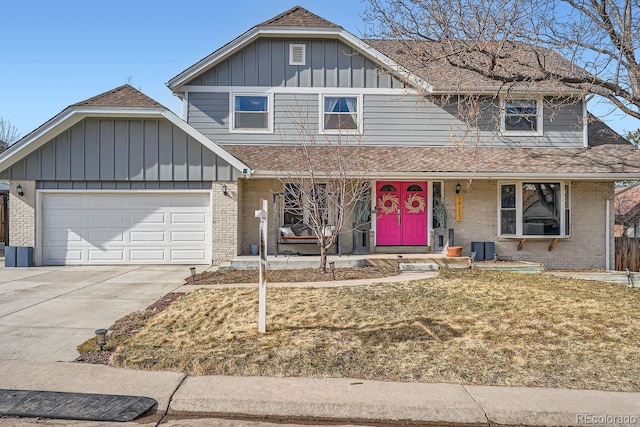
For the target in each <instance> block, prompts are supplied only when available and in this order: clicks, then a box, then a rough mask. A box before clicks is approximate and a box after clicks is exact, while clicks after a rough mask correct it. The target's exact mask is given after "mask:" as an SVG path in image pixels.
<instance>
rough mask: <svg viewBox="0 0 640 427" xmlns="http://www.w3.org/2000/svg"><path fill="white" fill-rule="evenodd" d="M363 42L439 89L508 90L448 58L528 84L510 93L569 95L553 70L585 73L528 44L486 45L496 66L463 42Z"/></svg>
mask: <svg viewBox="0 0 640 427" xmlns="http://www.w3.org/2000/svg"><path fill="white" fill-rule="evenodd" d="M363 41H364V42H365V43H367V44H368V45H369V46H371V47H373V48H374V49H376V50H377V51H379V52H380V53H382V54H383V55H385V56H387V57H388V58H390V59H392V60H393V61H395V62H396V63H397V64H399V65H401V66H402V67H404V68H405V69H407V70H408V71H410V72H411V73H413V74H414V75H416V76H418V77H419V78H421V79H423V80H424V81H426V82H427V83H429V84H430V85H431V86H433V87H434V89H435V90H436V91H446V90H462V91H465V92H467V91H472V92H473V91H478V90H481V89H485V90H491V91H494V90H496V89H497V88H498V89H499V88H501V87H504V85H503V83H502V82H500V81H495V80H492V79H490V78H488V77H484V76H482V75H480V74H478V73H476V72H474V71H472V70H467V69H464V68H462V67H455V66H453V65H451V64H450V63H449V61H448V60H447V57H451V58H453V59H454V60H455V61H456V62H458V63H459V62H460V59H458V58H463V60H464V61H466V63H467V64H468V65H471V66H474V67H478V68H479V69H482V70H488V69H489V67H490V66H492V67H495V68H493V69H492V70H493V71H494V72H495V73H496V74H503V75H507V76H516V77H517V78H522V79H523V80H524V81H522V82H514V83H512V84H509V85H508V88H509V89H510V90H513V89H514V87H515V88H517V89H520V90H523V91H530V90H538V91H539V90H544V91H553V92H554V93H556V94H559V93H562V92H563V91H568V88H567V86H565V85H563V84H560V83H559V82H558V81H555V80H554V79H553V78H552V77H550V74H549V73H548V71H552V72H558V73H560V74H565V75H566V74H569V75H575V74H578V73H584V71H583V70H581V69H579V68H578V67H575V66H574V65H572V64H571V63H570V62H569V61H568V60H566V59H565V58H563V57H562V56H560V55H558V54H557V53H555V52H553V51H550V50H548V49H543V48H539V47H535V46H532V45H528V44H524V43H514V42H486V43H485V44H484V46H482V48H483V49H484V51H485V52H486V53H487V55H492V54H495V57H494V59H495V61H496V62H495V63H491V62H490V61H488V56H487V55H485V54H480V53H477V52H474V51H473V49H477V47H475V46H473V49H472V47H469V46H465V45H464V44H463V42H455V41H442V42H435V41H434V42H429V41H415V40H376V39H373V40H371V39H364V40H363ZM539 61H540V63H543V64H544V67H545V70H544V71H543V70H541V69H540V68H539V67H538V66H537V64H538V63H539ZM540 80H542V81H540Z"/></svg>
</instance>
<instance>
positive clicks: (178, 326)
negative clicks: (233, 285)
mask: <svg viewBox="0 0 640 427" xmlns="http://www.w3.org/2000/svg"><path fill="white" fill-rule="evenodd" d="M639 307H640V292H638V289H628V288H625V287H623V286H619V285H608V284H604V283H599V282H590V281H583V280H573V279H564V278H555V277H550V276H542V275H523V274H516V273H496V272H484V271H474V270H471V271H470V270H445V271H442V272H441V273H440V275H439V277H437V278H434V279H428V280H422V281H416V282H412V283H408V284H394V283H388V284H382V285H370V286H360V287H344V288H322V289H311V288H291V289H287V288H273V289H269V290H268V310H267V313H268V318H267V328H268V333H267V334H264V335H261V334H258V332H257V324H256V322H257V312H258V292H257V289H206V290H199V291H195V292H192V293H190V294H188V295H186V296H185V297H183V298H181V299H179V300H178V301H176V302H175V303H173V304H172V305H171V306H169V307H168V308H167V309H166V310H164V311H162V312H161V313H159V314H158V315H157V316H154V317H153V318H151V319H150V320H149V322H148V323H147V325H146V326H145V327H144V328H143V329H142V330H141V331H140V332H139V333H137V334H135V335H134V336H132V337H130V338H128V339H127V341H125V342H124V344H122V345H121V346H120V347H119V348H118V349H117V350H116V351H115V353H114V354H113V356H112V358H111V363H112V364H115V365H117V366H124V367H132V368H145V369H155V370H174V371H184V372H187V373H189V374H197V375H201V374H216V375H268V376H309V377H350V378H362V379H377V380H390V381H421V382H448V383H464V384H484V385H507V386H539V387H563V388H574V389H599V390H619V391H640V357H639V356H638V348H639V347H638V346H639V344H640V316H639V315H638V312H639V310H638V309H639Z"/></svg>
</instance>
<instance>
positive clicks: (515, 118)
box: [500, 99, 543, 136]
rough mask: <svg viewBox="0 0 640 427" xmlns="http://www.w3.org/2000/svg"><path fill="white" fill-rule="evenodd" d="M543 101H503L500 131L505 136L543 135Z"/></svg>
mask: <svg viewBox="0 0 640 427" xmlns="http://www.w3.org/2000/svg"><path fill="white" fill-rule="evenodd" d="M542 118H543V114H542V100H540V99H502V101H501V105H500V131H501V132H502V133H503V134H505V135H514V136H531V135H538V136H539V135H542V123H543V120H542Z"/></svg>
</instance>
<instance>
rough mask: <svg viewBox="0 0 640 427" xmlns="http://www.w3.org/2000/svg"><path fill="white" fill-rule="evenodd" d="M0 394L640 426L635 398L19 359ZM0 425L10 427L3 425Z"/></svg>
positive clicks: (363, 418)
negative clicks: (195, 373)
mask: <svg viewBox="0 0 640 427" xmlns="http://www.w3.org/2000/svg"><path fill="white" fill-rule="evenodd" d="M0 388H4V389H24V390H45V391H75V392H86V393H105V394H126V395H137V396H147V397H152V398H154V399H156V400H157V401H158V413H157V414H155V415H153V416H148V417H147V418H145V419H142V420H140V422H136V423H129V425H132V426H133V425H140V424H142V425H156V424H157V423H158V422H159V421H160V420H161V419H163V418H164V419H165V420H173V421H170V422H168V423H167V424H166V425H226V424H224V423H222V422H217V421H213V420H212V419H216V418H217V419H218V421H219V419H220V418H232V419H233V418H234V419H245V420H247V419H249V420H254V421H273V422H275V421H282V420H289V422H290V423H303V422H305V423H306V422H311V425H313V422H314V421H316V422H318V421H322V422H325V423H327V422H328V423H331V424H333V425H336V424H346V423H362V424H365V425H374V424H386V425H401V424H407V423H412V424H418V425H419V424H431V425H434V424H435V425H442V424H444V423H451V424H455V425H492V423H493V424H500V425H535V426H548V425H565V426H579V425H586V424H596V425H626V426H632V425H640V393H616V392H602V391H584V390H559V389H540V388H521V387H484V386H468V385H459V384H422V383H398V382H383V381H365V380H358V379H345V378H339V379H318V378H267V377H224V376H202V377H185V376H184V375H183V374H180V373H175V372H150V371H137V370H127V369H119V368H112V367H108V366H102V365H85V364H79V363H54V362H24V361H0ZM165 415H166V416H165ZM189 416H190V417H194V416H195V417H197V418H204V419H209V420H210V422H209V424H206V423H205V424H195V423H194V424H192V423H190V422H188V421H187V420H184V418H185V417H189ZM180 419H182V422H180V423H179V422H178V421H176V420H180ZM53 423H56V421H53ZM0 425H13V424H3V422H2V420H0ZM53 425H56V424H53ZM83 425H91V424H83ZM95 425H104V424H95ZM118 425H128V424H122V423H119V424H118ZM162 425H165V424H162ZM228 425H232V424H228ZM233 425H235V424H233ZM250 425H254V424H250Z"/></svg>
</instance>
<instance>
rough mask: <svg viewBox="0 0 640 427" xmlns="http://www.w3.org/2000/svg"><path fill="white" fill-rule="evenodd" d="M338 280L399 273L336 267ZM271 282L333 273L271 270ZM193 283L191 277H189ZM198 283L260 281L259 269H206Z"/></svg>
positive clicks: (317, 278) (383, 268)
mask: <svg viewBox="0 0 640 427" xmlns="http://www.w3.org/2000/svg"><path fill="white" fill-rule="evenodd" d="M335 274H336V280H356V279H374V278H379V277H391V276H396V275H397V274H398V270H397V267H395V266H393V267H392V266H371V267H349V268H336V270H335ZM268 276H269V282H271V283H301V282H329V281H332V280H333V275H332V274H331V271H329V267H327V272H326V273H321V272H320V269H319V268H306V269H296V270H269V272H268ZM187 283H189V284H190V283H191V279H190V278H189V279H187ZM196 283H197V284H198V285H224V284H229V283H258V271H257V270H221V271H205V272H204V273H200V274H196Z"/></svg>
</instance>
